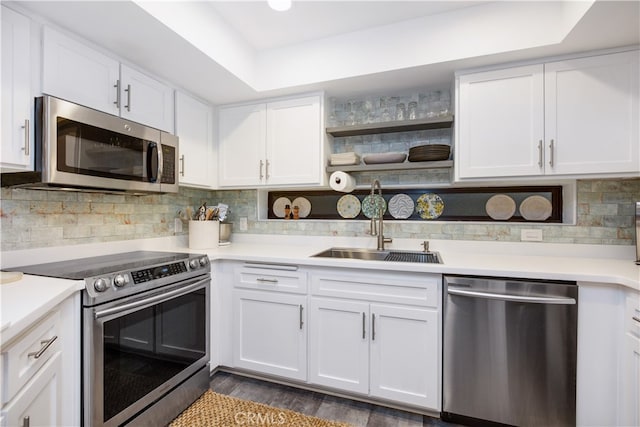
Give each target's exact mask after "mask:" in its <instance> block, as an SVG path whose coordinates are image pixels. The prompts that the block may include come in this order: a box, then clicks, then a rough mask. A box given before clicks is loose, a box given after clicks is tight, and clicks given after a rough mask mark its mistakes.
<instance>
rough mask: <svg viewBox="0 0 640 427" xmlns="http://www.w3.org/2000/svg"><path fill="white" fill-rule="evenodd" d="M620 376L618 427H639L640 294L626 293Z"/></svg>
mask: <svg viewBox="0 0 640 427" xmlns="http://www.w3.org/2000/svg"><path fill="white" fill-rule="evenodd" d="M624 321H625V328H624V332H625V333H624V342H623V344H622V357H621V376H620V419H619V420H618V421H619V425H624V426H639V425H640V294H638V293H637V292H628V293H627V297H626V301H625V320H624Z"/></svg>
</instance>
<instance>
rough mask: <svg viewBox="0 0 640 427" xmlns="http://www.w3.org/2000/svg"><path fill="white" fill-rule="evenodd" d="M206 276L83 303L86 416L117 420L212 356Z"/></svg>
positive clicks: (94, 420)
mask: <svg viewBox="0 0 640 427" xmlns="http://www.w3.org/2000/svg"><path fill="white" fill-rule="evenodd" d="M210 283H211V279H210V275H208V274H207V275H206V276H201V277H199V278H195V279H190V280H187V281H184V282H180V283H176V284H173V285H168V286H165V287H162V288H160V289H154V290H153V291H149V292H145V293H144V294H141V295H136V296H132V297H130V298H124V299H122V300H118V301H114V302H110V303H106V304H102V305H99V306H96V307H86V308H84V309H83V328H84V329H83V340H84V342H83V368H82V369H83V405H82V407H83V412H84V413H83V420H84V425H85V426H117V425H120V424H122V423H124V422H125V421H127V420H129V419H130V418H131V417H133V416H134V415H136V414H137V413H139V412H140V411H142V410H144V409H145V408H146V407H147V406H149V405H150V404H152V403H153V402H154V401H156V400H158V399H159V398H161V397H162V396H163V395H164V394H166V393H167V392H168V391H170V390H171V389H172V388H174V387H175V386H177V385H178V384H180V383H182V382H183V381H185V380H186V379H187V378H189V377H190V376H192V375H193V374H194V373H196V372H197V371H198V370H200V369H202V367H204V366H206V365H207V363H208V362H209V355H210V352H209V310H210V303H209V295H210Z"/></svg>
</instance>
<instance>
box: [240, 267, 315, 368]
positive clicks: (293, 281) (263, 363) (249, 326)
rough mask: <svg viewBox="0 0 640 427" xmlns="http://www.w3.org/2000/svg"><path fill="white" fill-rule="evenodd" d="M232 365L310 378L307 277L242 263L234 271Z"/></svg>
mask: <svg viewBox="0 0 640 427" xmlns="http://www.w3.org/2000/svg"><path fill="white" fill-rule="evenodd" d="M233 282H234V283H233V284H234V290H233V292H232V296H231V298H232V310H233V338H232V346H233V365H234V367H236V368H242V369H248V370H252V371H255V372H260V373H264V374H268V375H277V376H281V377H285V378H288V379H293V380H302V381H305V380H306V379H307V321H306V316H307V313H306V308H307V295H306V293H307V276H306V273H304V272H300V271H298V269H297V267H295V266H291V265H287V266H280V265H269V264H250V263H247V264H240V265H238V266H237V267H236V268H235V269H234V272H233Z"/></svg>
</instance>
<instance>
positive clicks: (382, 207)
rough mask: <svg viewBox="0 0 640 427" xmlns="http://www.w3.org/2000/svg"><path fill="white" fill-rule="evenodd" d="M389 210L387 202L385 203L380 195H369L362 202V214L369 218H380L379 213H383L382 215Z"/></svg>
mask: <svg viewBox="0 0 640 427" xmlns="http://www.w3.org/2000/svg"><path fill="white" fill-rule="evenodd" d="M386 210H387V202H385V200H384V198H383V197H382V196H381V195H379V194H373V195H371V194H369V195H368V196H366V197H365V198H364V200H362V213H363V214H364V216H366V217H367V218H378V216H379V215H380V214H379V212H382V215H384V213H385V212H386Z"/></svg>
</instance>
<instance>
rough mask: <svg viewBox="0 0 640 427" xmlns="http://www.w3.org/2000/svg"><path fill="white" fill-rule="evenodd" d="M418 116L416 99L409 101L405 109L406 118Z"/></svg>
mask: <svg viewBox="0 0 640 427" xmlns="http://www.w3.org/2000/svg"><path fill="white" fill-rule="evenodd" d="M417 118H418V103H417V102H416V101H411V102H410V103H409V108H408V110H407V119H409V120H415V119H417Z"/></svg>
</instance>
